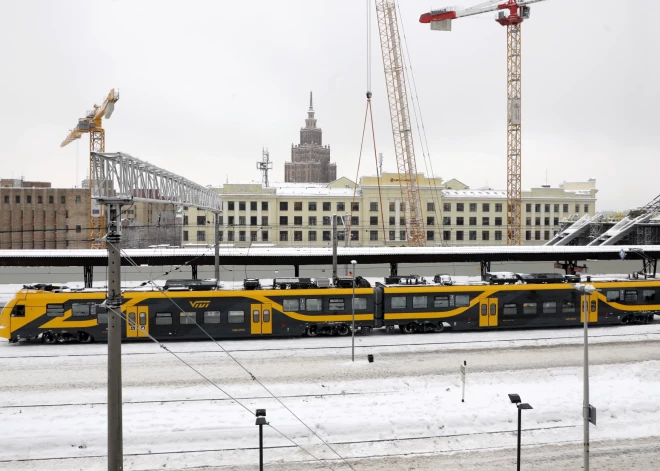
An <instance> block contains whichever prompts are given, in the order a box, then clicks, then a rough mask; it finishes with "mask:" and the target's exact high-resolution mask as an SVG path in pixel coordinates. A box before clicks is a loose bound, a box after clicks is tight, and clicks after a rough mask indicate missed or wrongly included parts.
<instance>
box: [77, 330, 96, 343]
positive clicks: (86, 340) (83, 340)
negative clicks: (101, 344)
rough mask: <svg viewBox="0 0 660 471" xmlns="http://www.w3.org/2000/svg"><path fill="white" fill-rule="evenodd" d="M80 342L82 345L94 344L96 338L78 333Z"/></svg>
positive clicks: (85, 333)
mask: <svg viewBox="0 0 660 471" xmlns="http://www.w3.org/2000/svg"><path fill="white" fill-rule="evenodd" d="M78 341H80V343H92V342H93V341H94V337H92V336H91V335H89V334H88V333H87V332H78Z"/></svg>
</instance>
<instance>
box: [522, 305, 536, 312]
mask: <svg viewBox="0 0 660 471" xmlns="http://www.w3.org/2000/svg"><path fill="white" fill-rule="evenodd" d="M523 314H536V303H523Z"/></svg>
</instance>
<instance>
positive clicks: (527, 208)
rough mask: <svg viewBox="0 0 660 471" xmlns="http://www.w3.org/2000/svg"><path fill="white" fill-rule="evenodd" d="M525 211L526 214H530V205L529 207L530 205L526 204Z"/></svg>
mask: <svg viewBox="0 0 660 471" xmlns="http://www.w3.org/2000/svg"><path fill="white" fill-rule="evenodd" d="M525 211H527V212H528V213H531V212H532V205H531V203H527V204H526V205H525Z"/></svg>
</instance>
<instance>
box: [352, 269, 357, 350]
mask: <svg viewBox="0 0 660 471" xmlns="http://www.w3.org/2000/svg"><path fill="white" fill-rule="evenodd" d="M351 265H352V266H353V272H352V273H353V280H352V281H353V283H352V284H353V298H352V299H351V308H352V309H351V311H352V312H353V320H352V327H351V361H355V265H357V260H351Z"/></svg>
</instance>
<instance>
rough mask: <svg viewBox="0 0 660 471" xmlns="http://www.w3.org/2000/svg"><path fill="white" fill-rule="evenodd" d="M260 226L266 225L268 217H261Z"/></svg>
mask: <svg viewBox="0 0 660 471" xmlns="http://www.w3.org/2000/svg"><path fill="white" fill-rule="evenodd" d="M261 225H262V226H267V225H268V216H261Z"/></svg>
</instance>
